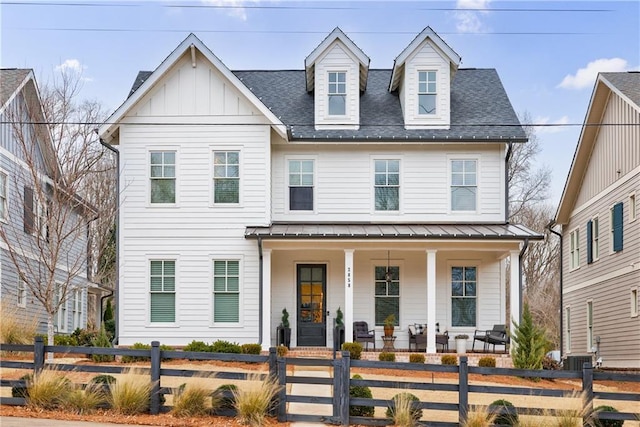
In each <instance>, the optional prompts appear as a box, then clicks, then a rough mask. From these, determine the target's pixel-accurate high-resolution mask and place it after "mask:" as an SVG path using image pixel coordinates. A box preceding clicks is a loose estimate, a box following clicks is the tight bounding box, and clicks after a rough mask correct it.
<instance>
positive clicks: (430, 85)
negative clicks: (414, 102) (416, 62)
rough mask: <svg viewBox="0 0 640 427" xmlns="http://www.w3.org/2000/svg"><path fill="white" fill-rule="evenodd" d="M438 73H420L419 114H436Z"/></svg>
mask: <svg viewBox="0 0 640 427" xmlns="http://www.w3.org/2000/svg"><path fill="white" fill-rule="evenodd" d="M436 96H437V91H436V72H435V71H418V114H436Z"/></svg>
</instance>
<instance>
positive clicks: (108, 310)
mask: <svg viewBox="0 0 640 427" xmlns="http://www.w3.org/2000/svg"><path fill="white" fill-rule="evenodd" d="M102 320H104V321H105V322H108V321H109V320H113V306H112V305H111V298H109V299H108V300H107V305H106V306H105V308H104V314H103V315H102Z"/></svg>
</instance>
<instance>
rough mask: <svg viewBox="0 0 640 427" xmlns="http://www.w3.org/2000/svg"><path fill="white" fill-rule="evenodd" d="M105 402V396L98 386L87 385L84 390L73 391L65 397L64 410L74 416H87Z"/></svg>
mask: <svg viewBox="0 0 640 427" xmlns="http://www.w3.org/2000/svg"><path fill="white" fill-rule="evenodd" d="M104 401H105V394H104V393H103V391H102V387H101V386H99V385H93V386H91V385H89V386H88V387H87V388H86V389H84V390H73V391H72V392H71V393H69V395H68V396H67V399H66V401H65V404H64V408H65V409H66V410H68V411H71V412H73V413H76V414H88V413H91V412H93V411H95V410H96V408H97V407H98V406H99V405H100V404H102V403H103V402H104Z"/></svg>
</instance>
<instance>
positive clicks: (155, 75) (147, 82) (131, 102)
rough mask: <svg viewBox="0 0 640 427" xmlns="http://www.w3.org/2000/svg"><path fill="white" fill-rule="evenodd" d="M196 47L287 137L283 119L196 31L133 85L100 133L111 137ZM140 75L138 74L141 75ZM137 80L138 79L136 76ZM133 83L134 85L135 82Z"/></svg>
mask: <svg viewBox="0 0 640 427" xmlns="http://www.w3.org/2000/svg"><path fill="white" fill-rule="evenodd" d="M196 50H197V51H198V52H200V53H201V54H202V55H203V56H204V57H205V58H206V59H207V60H208V61H209V62H210V63H211V65H212V66H213V67H214V68H216V70H217V71H219V72H220V73H221V74H222V76H223V77H224V78H226V79H227V80H228V81H229V82H231V84H232V85H233V86H234V88H235V89H236V90H237V91H238V92H239V93H240V94H242V95H243V96H244V97H246V98H247V99H248V100H249V102H250V103H252V104H253V105H254V106H255V108H256V109H257V110H258V111H260V113H262V114H263V115H264V116H265V117H267V119H268V120H269V121H270V122H271V124H272V125H273V127H274V128H275V130H276V131H277V132H278V133H279V134H280V135H281V136H283V137H286V130H285V128H284V125H283V124H282V122H281V121H280V120H279V119H278V118H277V117H276V116H275V115H274V114H273V113H272V112H271V111H270V110H269V109H268V108H267V106H265V105H264V104H263V103H262V102H261V101H260V99H258V98H257V97H256V96H255V95H254V94H253V93H252V92H251V90H249V88H247V87H246V86H245V85H244V84H243V83H242V82H241V81H240V80H239V79H238V78H237V77H236V76H235V75H234V74H233V73H232V72H231V71H230V70H229V69H228V68H227V67H226V66H225V65H224V63H223V62H222V61H221V60H220V59H219V58H218V57H217V56H215V55H214V54H213V52H212V51H211V50H209V48H208V47H206V46H205V44H204V43H203V42H202V41H201V40H200V39H199V38H198V37H196V36H195V34H193V33H192V34H189V36H188V37H187V38H186V39H184V41H182V43H180V44H179V45H178V47H176V49H174V50H173V52H171V54H169V56H167V58H165V60H164V61H162V63H161V64H160V65H159V66H158V68H156V69H155V70H154V71H153V72H152V73H151V74H149V75H146V76H145V77H146V79H144V81H141V82H140V83H141V84H140V85H139V86H138V87H137V88H135V89H136V90H135V91H133V89H132V93H130V96H129V97H128V98H127V99H126V100H125V101H124V103H123V104H122V105H120V107H118V109H116V111H114V112H113V114H111V116H110V117H109V118H108V119H107V121H106V123H105V124H104V125H103V126H102V127H101V128H100V136H101V137H103V138H105V139H107V140H110V139H112V138H113V137H114V136H115V134H116V133H117V131H118V128H119V125H120V121H121V120H122V119H123V118H124V116H125V115H126V114H127V113H129V111H131V109H132V108H134V106H135V105H136V104H137V103H138V102H139V101H140V100H141V99H142V98H143V97H144V96H145V95H147V94H148V93H149V92H150V91H151V90H152V88H153V87H154V86H155V85H156V84H157V83H158V82H159V81H160V80H161V79H162V78H163V77H164V76H165V75H166V73H167V72H168V71H169V70H170V69H172V67H173V66H174V65H175V64H176V63H177V62H178V61H180V60H181V58H182V57H183V56H184V55H185V54H187V53H190V54H191V57H192V58H193V59H192V60H193V61H195V60H196V59H195V58H196ZM140 76H141V74H139V75H138V77H140ZM136 83H138V80H137V79H136ZM134 85H135V84H134Z"/></svg>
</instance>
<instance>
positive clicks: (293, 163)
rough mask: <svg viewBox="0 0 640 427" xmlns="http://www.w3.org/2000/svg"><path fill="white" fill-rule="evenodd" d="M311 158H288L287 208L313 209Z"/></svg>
mask: <svg viewBox="0 0 640 427" xmlns="http://www.w3.org/2000/svg"><path fill="white" fill-rule="evenodd" d="M313 163H314V162H313V160H289V210H292V211H312V210H313V169H314V168H313V166H314V164H313Z"/></svg>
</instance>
